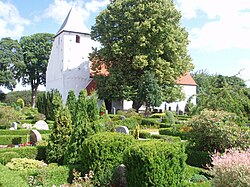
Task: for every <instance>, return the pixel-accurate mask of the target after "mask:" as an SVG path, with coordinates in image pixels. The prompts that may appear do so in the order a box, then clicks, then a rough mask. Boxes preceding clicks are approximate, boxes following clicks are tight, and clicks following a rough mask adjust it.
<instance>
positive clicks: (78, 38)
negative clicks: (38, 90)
mask: <svg viewBox="0 0 250 187" xmlns="http://www.w3.org/2000/svg"><path fill="white" fill-rule="evenodd" d="M79 17H80V16H79V15H78V13H77V12H76V10H75V9H73V8H72V9H71V10H70V11H69V13H68V15H67V17H66V18H65V20H64V22H63V24H62V26H61V27H60V29H59V30H58V32H57V33H56V35H55V38H54V42H53V46H52V51H51V54H50V58H49V63H48V67H47V71H46V91H50V90H52V89H57V90H59V92H60V93H61V95H62V99H63V101H64V102H66V99H67V95H68V92H69V91H70V90H74V92H75V95H76V96H77V95H78V94H79V92H80V91H81V90H82V89H87V91H88V93H90V91H91V90H93V89H94V86H95V84H94V82H93V78H92V76H91V69H90V63H91V62H89V58H88V55H89V53H90V52H91V51H92V47H99V46H100V44H99V43H98V42H95V41H93V40H91V37H90V34H89V33H87V31H84V28H85V27H84V25H83V21H82V22H81V21H80V20H79ZM176 84H177V85H181V86H182V90H183V92H184V94H185V99H184V100H183V101H180V102H175V103H166V102H163V103H162V104H161V106H160V107H156V109H158V110H161V111H164V110H172V111H176V110H178V111H182V112H184V109H185V106H186V103H187V100H188V99H189V98H190V97H191V96H194V97H193V98H192V100H191V102H192V103H193V104H196V98H195V94H196V87H197V85H196V83H195V81H194V80H193V78H192V77H191V75H190V74H189V73H186V74H185V75H183V76H182V77H180V78H179V79H178V80H177V81H176ZM107 108H108V110H109V111H112V110H114V109H115V110H118V109H120V110H128V109H130V108H132V101H126V100H123V101H113V102H112V103H110V104H109V105H108V106H107ZM140 109H141V110H143V109H144V107H143V106H142V107H141V108H140Z"/></svg>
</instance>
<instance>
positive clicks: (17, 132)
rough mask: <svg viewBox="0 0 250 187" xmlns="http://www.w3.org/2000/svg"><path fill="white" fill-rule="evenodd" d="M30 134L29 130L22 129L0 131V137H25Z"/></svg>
mask: <svg viewBox="0 0 250 187" xmlns="http://www.w3.org/2000/svg"><path fill="white" fill-rule="evenodd" d="M29 133H30V130H26V129H22V130H7V129H5V130H1V131H0V136H2V135H27V134H29Z"/></svg>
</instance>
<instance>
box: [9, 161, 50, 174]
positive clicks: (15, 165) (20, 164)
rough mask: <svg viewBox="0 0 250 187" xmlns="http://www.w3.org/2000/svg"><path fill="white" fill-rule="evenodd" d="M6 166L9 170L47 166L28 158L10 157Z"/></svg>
mask: <svg viewBox="0 0 250 187" xmlns="http://www.w3.org/2000/svg"><path fill="white" fill-rule="evenodd" d="M6 166H7V167H8V168H9V169H11V170H16V171H18V170H24V169H35V168H42V167H45V166H47V164H45V163H44V162H42V161H39V160H34V159H29V158H12V159H11V161H10V162H8V163H7V164H6Z"/></svg>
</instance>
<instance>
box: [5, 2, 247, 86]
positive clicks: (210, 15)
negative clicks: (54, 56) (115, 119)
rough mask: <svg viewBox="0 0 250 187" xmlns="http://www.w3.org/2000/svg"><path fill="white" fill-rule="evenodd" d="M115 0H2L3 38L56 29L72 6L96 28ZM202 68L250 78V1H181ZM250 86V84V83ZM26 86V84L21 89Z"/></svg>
mask: <svg viewBox="0 0 250 187" xmlns="http://www.w3.org/2000/svg"><path fill="white" fill-rule="evenodd" d="M108 3H109V0H84V1H83V0H0V38H3V37H11V38H13V39H19V38H20V37H21V36H25V35H31V34H34V33H39V32H48V33H54V34H55V33H56V32H57V31H58V29H59V28H60V26H61V24H62V22H63V20H64V18H65V17H66V15H67V13H68V11H69V9H70V8H71V7H72V6H75V7H77V10H78V11H79V12H80V13H81V16H82V20H83V21H84V25H85V28H84V31H86V32H87V31H90V28H91V25H93V24H94V23H95V17H96V15H98V13H99V12H100V11H101V10H102V9H104V8H105V7H106V5H107V4H108ZM175 3H176V7H177V8H178V9H179V10H180V11H181V12H182V22H181V24H182V26H183V27H185V28H186V30H187V31H188V32H189V40H190V45H189V53H190V56H191V57H192V59H193V64H194V65H195V69H194V71H196V70H201V69H206V70H207V71H208V72H209V73H218V74H223V75H235V74H237V73H238V72H239V71H240V77H241V78H243V79H244V80H246V81H247V80H250V0H230V1H228V0H219V1H218V0H175ZM247 83H248V85H250V82H249V81H248V82H247ZM17 89H21V87H19V86H18V87H17Z"/></svg>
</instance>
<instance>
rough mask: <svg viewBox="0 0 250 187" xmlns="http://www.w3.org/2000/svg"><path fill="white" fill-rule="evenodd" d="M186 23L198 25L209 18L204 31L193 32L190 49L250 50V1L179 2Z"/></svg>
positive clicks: (201, 28) (183, 0) (190, 0)
mask: <svg viewBox="0 0 250 187" xmlns="http://www.w3.org/2000/svg"><path fill="white" fill-rule="evenodd" d="M177 6H178V8H179V10H181V12H182V15H183V19H184V20H186V19H190V20H192V21H194V22H195V21H196V18H198V17H199V16H203V17H205V16H206V22H205V24H204V25H203V26H202V27H199V28H198V27H196V28H192V29H191V31H190V40H191V44H190V47H191V48H196V49H203V50H204V49H205V50H214V51H217V50H223V49H227V48H242V49H250V45H249V43H250V37H249V33H250V19H249V17H250V1H249V0H230V1H228V0H220V1H217V0H210V1H208V0H189V1H186V0H177Z"/></svg>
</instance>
